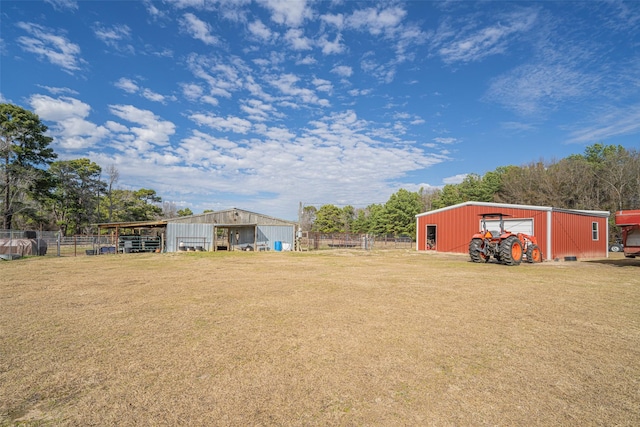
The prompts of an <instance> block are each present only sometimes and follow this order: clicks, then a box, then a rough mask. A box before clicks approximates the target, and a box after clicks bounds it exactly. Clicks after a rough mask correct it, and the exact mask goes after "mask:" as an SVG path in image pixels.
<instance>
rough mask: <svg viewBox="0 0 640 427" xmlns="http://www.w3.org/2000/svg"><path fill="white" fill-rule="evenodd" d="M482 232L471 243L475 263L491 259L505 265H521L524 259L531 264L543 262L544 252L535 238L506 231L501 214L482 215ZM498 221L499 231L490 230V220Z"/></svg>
mask: <svg viewBox="0 0 640 427" xmlns="http://www.w3.org/2000/svg"><path fill="white" fill-rule="evenodd" d="M481 216H482V221H481V230H480V232H479V233H476V234H474V235H473V237H472V239H471V242H470V243H469V256H470V257H471V261H473V262H488V261H489V259H490V258H491V257H493V258H495V259H496V260H497V261H498V262H499V263H501V264H505V265H519V264H520V262H521V261H522V260H523V259H526V260H527V261H528V262H530V263H534V262H542V251H540V248H539V247H538V242H537V240H536V238H535V236H530V235H528V234H524V233H517V234H516V233H512V232H510V231H506V230H505V229H504V217H505V216H509V215H506V214H501V213H485V214H481ZM496 219H497V220H498V223H499V227H500V229H499V230H489V229H488V226H487V221H488V220H496Z"/></svg>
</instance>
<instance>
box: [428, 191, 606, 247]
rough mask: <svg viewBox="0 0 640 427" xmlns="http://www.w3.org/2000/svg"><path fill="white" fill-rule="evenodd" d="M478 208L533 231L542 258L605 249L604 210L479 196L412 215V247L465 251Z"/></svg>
mask: <svg viewBox="0 0 640 427" xmlns="http://www.w3.org/2000/svg"><path fill="white" fill-rule="evenodd" d="M483 213H502V214H505V215H509V216H508V217H506V218H505V229H507V230H509V231H511V232H513V233H519V232H520V233H526V234H532V235H534V236H536V238H537V239H538V246H539V247H540V249H541V250H542V253H543V256H544V258H545V259H547V260H551V259H555V258H563V257H565V256H576V257H578V258H601V257H607V256H608V255H609V235H608V234H609V227H608V219H609V212H606V211H582V210H569V209H558V208H552V207H547V206H527V205H509V204H503V203H485V202H465V203H460V204H457V205H453V206H448V207H446V208H442V209H437V210H434V211H429V212H424V213H422V214H419V215H416V221H417V232H416V234H417V235H416V249H417V250H419V251H423V250H429V249H433V250H437V251H440V252H458V253H468V251H469V241H470V240H471V236H473V234H474V233H477V232H478V231H479V230H480V215H481V214H483ZM495 228H498V227H495Z"/></svg>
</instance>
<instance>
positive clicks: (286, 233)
mask: <svg viewBox="0 0 640 427" xmlns="http://www.w3.org/2000/svg"><path fill="white" fill-rule="evenodd" d="M256 234H257V240H256V242H257V244H259V245H261V244H265V245H266V246H267V247H269V249H271V250H274V249H275V242H282V243H288V244H289V245H291V248H292V249H293V244H294V239H295V228H294V227H292V226H282V225H260V226H258V228H257V230H256Z"/></svg>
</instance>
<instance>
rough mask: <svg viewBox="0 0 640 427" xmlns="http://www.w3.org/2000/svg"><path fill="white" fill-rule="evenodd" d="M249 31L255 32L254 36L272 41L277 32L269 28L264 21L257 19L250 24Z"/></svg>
mask: <svg viewBox="0 0 640 427" xmlns="http://www.w3.org/2000/svg"><path fill="white" fill-rule="evenodd" d="M248 28H249V32H250V33H251V34H253V36H255V37H257V38H259V39H262V40H264V41H270V40H272V39H273V38H275V36H276V35H275V33H274V32H273V31H271V29H269V27H267V26H266V25H264V24H263V23H262V21H260V20H259V19H258V20H255V21H253V22H251V23H250V24H249V26H248Z"/></svg>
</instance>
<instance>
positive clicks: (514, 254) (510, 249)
mask: <svg viewBox="0 0 640 427" xmlns="http://www.w3.org/2000/svg"><path fill="white" fill-rule="evenodd" d="M499 252H500V261H502V263H503V264H506V265H519V264H520V261H522V243H520V240H518V238H517V237H516V236H511V237H507V238H506V239H504V240H503V241H502V243H500V249H499Z"/></svg>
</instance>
